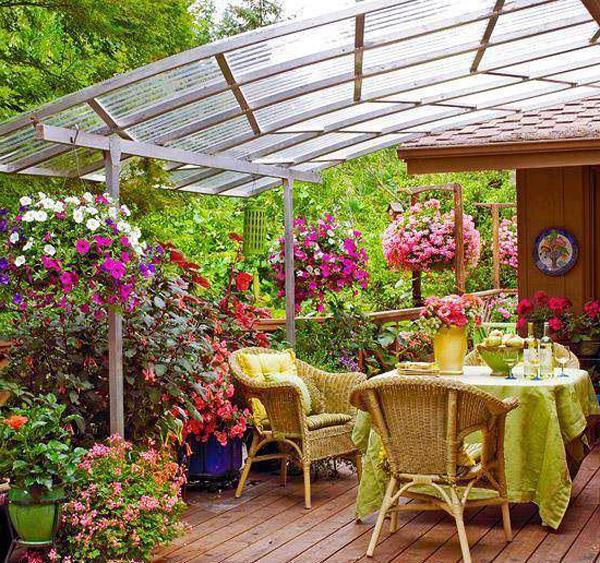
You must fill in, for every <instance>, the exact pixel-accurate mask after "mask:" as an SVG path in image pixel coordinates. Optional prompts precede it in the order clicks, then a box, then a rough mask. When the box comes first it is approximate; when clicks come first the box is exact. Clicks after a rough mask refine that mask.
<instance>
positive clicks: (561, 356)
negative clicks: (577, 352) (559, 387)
mask: <svg viewBox="0 0 600 563" xmlns="http://www.w3.org/2000/svg"><path fill="white" fill-rule="evenodd" d="M554 359H555V360H556V361H557V362H558V363H559V365H560V375H559V377H569V376H568V375H567V374H566V373H565V367H566V365H567V364H568V363H569V352H567V351H566V350H562V351H560V352H559V353H558V354H556V357H555V358H554Z"/></svg>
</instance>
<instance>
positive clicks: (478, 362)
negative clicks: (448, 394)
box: [465, 342, 579, 369]
mask: <svg viewBox="0 0 600 563" xmlns="http://www.w3.org/2000/svg"><path fill="white" fill-rule="evenodd" d="M557 354H560V355H561V356H562V355H564V354H568V355H569V361H568V363H567V364H566V365H565V368H572V369H579V360H578V359H577V356H576V355H575V354H573V352H571V350H569V348H567V347H566V346H563V345H562V344H557V343H556V342H555V343H554V355H555V356H556V355H557ZM465 365H466V366H485V365H486V364H485V362H484V361H483V359H482V358H481V356H480V355H479V352H478V351H477V348H475V349H474V350H471V351H470V352H469V353H468V354H467V356H466V357H465Z"/></svg>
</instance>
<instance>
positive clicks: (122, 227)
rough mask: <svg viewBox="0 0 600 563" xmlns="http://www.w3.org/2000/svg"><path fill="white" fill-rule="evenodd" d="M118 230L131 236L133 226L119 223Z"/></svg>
mask: <svg viewBox="0 0 600 563" xmlns="http://www.w3.org/2000/svg"><path fill="white" fill-rule="evenodd" d="M117 229H119V232H120V233H125V234H129V233H130V232H131V225H130V224H129V223H126V222H125V221H119V222H118V223H117Z"/></svg>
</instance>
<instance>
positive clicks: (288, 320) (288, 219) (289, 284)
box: [283, 177, 296, 346]
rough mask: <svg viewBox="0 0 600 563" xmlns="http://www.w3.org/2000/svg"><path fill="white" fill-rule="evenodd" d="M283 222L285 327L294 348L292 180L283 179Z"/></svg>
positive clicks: (294, 281)
mask: <svg viewBox="0 0 600 563" xmlns="http://www.w3.org/2000/svg"><path fill="white" fill-rule="evenodd" d="M283 211H284V220H285V326H286V334H287V340H288V342H289V344H290V346H296V275H295V272H294V179H293V178H291V177H288V178H284V179H283Z"/></svg>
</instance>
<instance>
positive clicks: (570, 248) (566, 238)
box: [533, 227, 579, 276]
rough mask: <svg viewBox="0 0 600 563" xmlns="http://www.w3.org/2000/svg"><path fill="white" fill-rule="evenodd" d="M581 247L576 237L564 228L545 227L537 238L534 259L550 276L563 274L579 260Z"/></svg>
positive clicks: (541, 269) (539, 267)
mask: <svg viewBox="0 0 600 563" xmlns="http://www.w3.org/2000/svg"><path fill="white" fill-rule="evenodd" d="M578 252H579V248H578V246H577V240H576V239H575V237H574V236H573V235H572V234H571V233H568V232H567V231H565V230H563V229H558V228H555V227H552V228H550V229H544V230H543V231H542V232H541V233H540V234H539V235H538V236H537V238H536V239H535V244H534V246H533V259H534V260H535V265H536V266H537V267H538V269H539V270H540V271H541V272H543V273H544V274H546V275H548V276H562V275H564V274H566V273H567V272H568V271H569V270H570V269H571V268H572V267H573V266H574V265H575V262H577V254H578Z"/></svg>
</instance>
